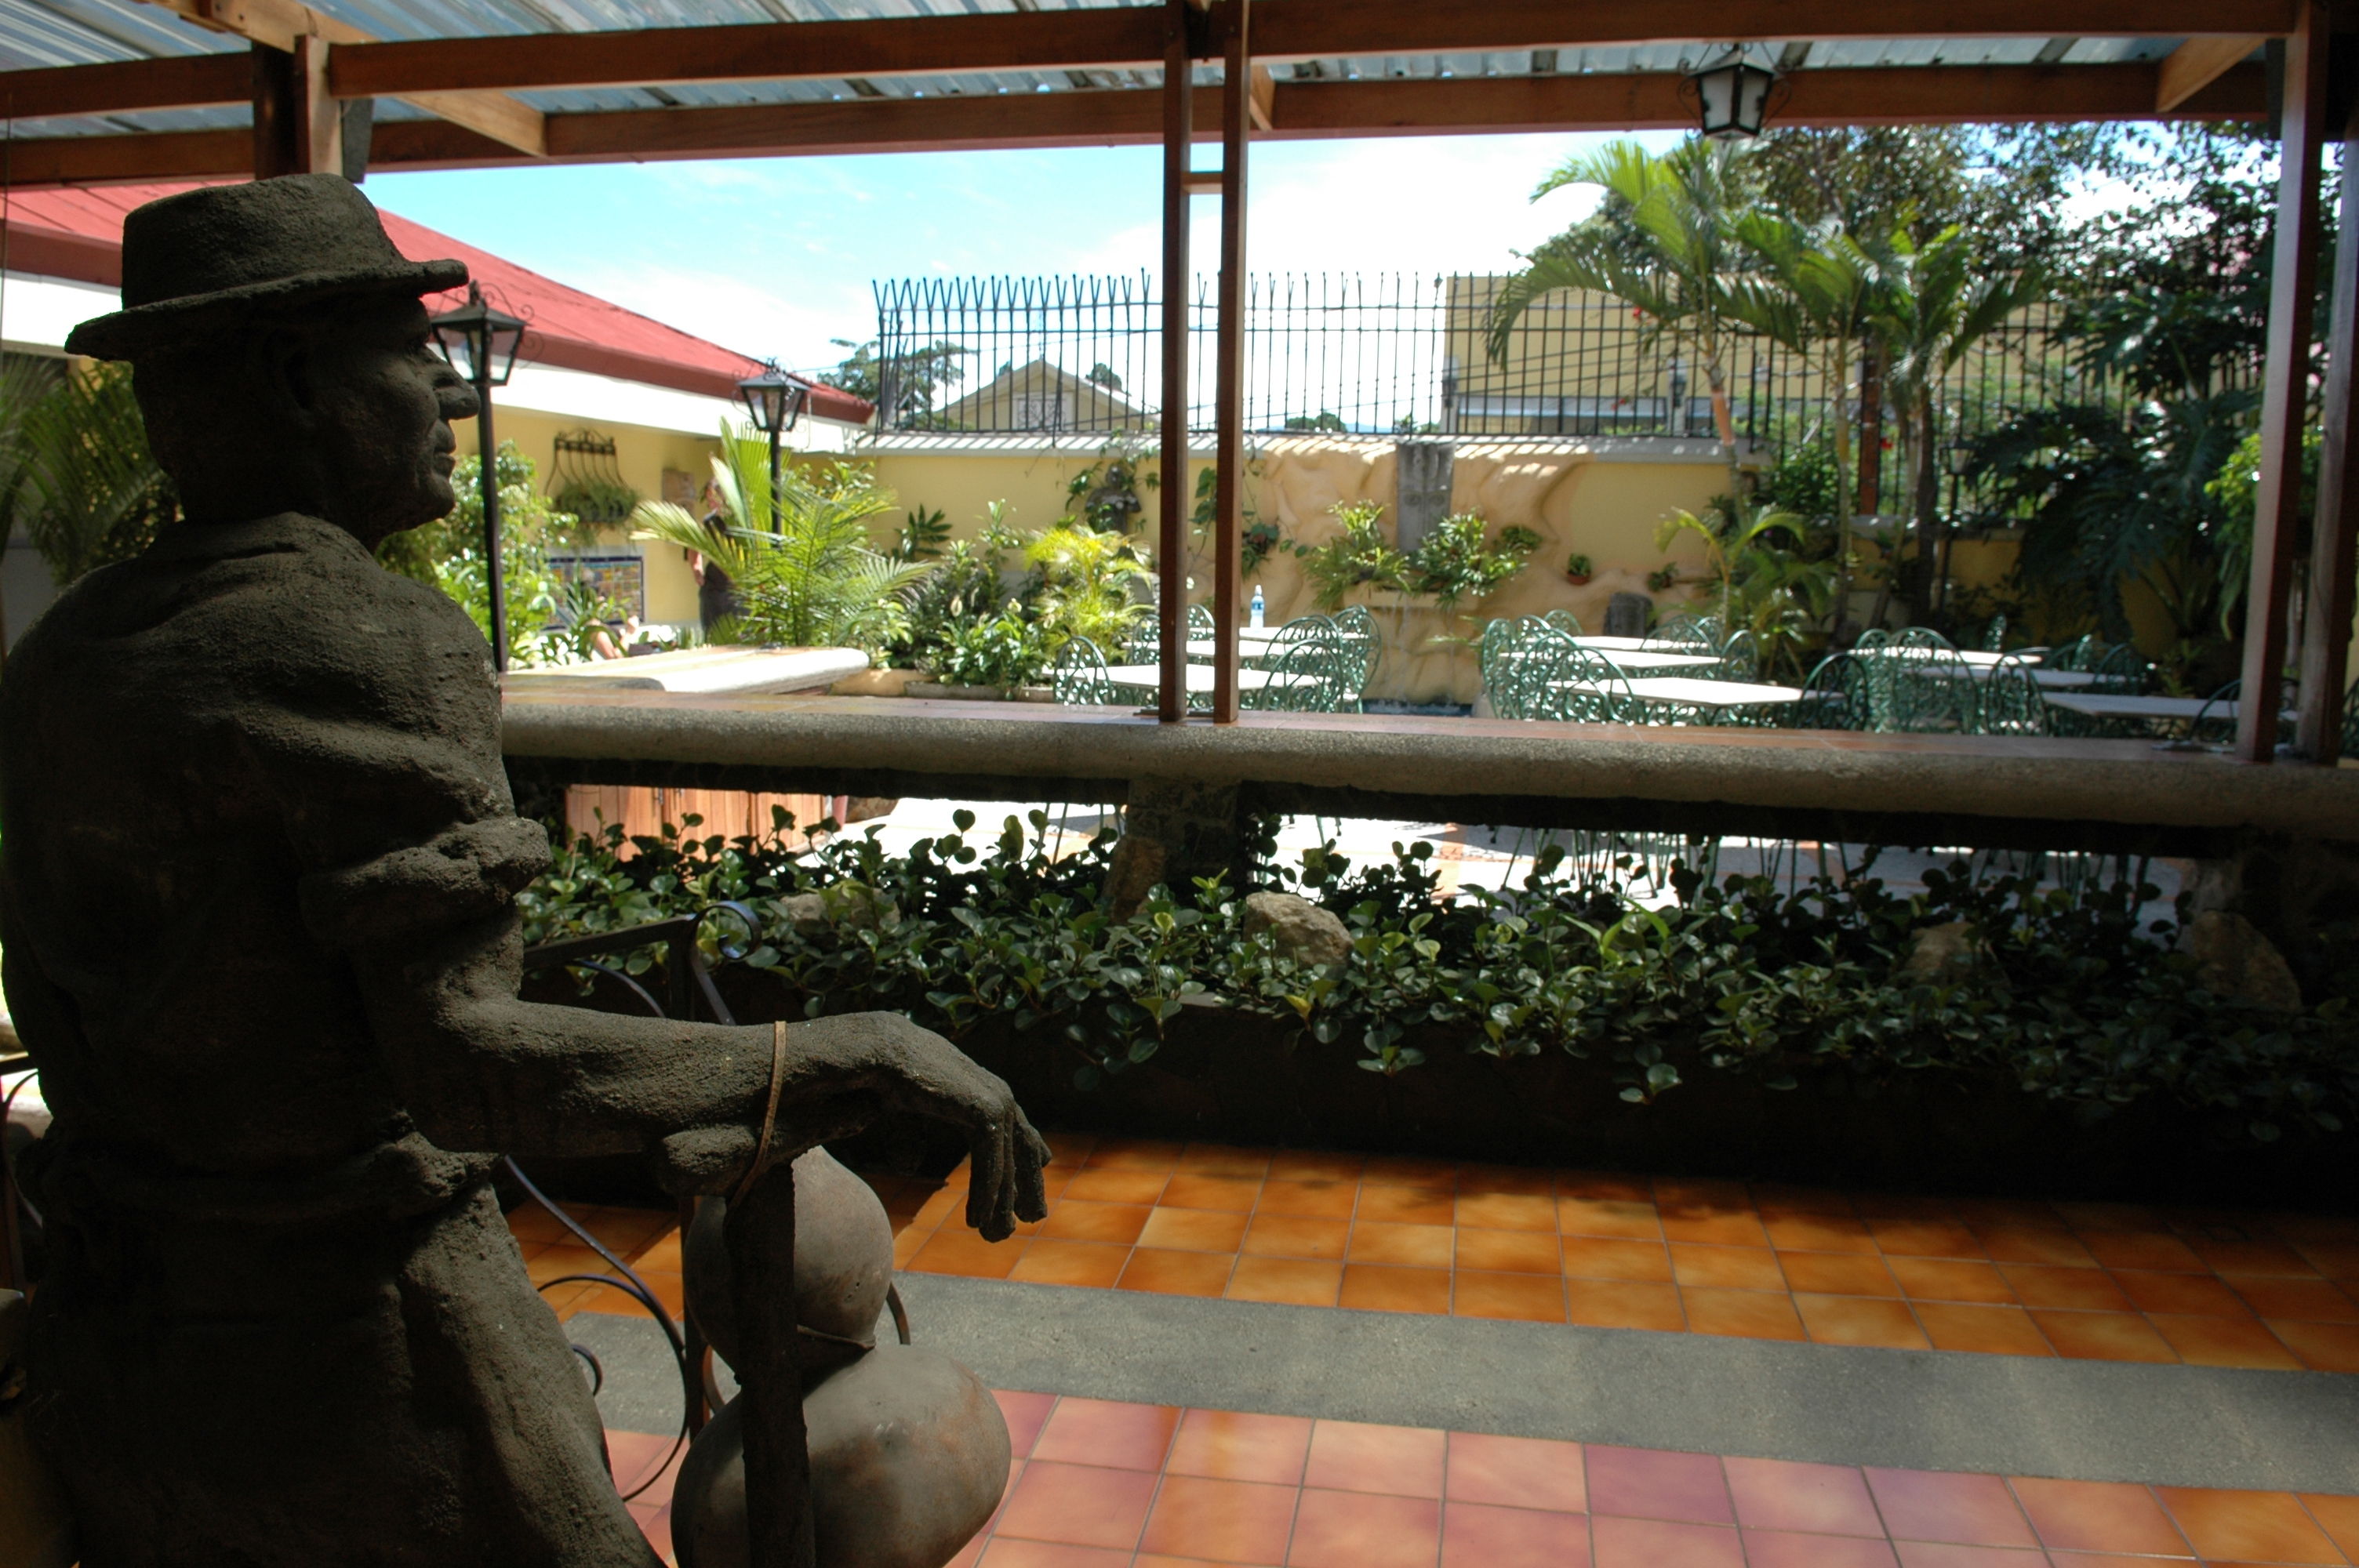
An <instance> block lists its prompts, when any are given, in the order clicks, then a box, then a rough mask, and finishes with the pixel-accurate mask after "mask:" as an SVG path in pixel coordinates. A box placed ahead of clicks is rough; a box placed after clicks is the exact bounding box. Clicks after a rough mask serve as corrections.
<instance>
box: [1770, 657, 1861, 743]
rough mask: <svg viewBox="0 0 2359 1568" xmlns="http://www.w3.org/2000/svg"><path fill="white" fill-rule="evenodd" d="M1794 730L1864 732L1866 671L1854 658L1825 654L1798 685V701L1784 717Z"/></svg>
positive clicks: (1792, 704)
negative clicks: (1800, 685)
mask: <svg viewBox="0 0 2359 1568" xmlns="http://www.w3.org/2000/svg"><path fill="white" fill-rule="evenodd" d="M1783 717H1784V719H1785V720H1786V723H1787V726H1788V728H1790V729H1795V730H1864V729H1866V728H1867V727H1868V724H1869V715H1868V703H1867V671H1866V668H1865V666H1864V665H1863V664H1862V663H1861V661H1860V659H1859V658H1858V657H1857V655H1855V654H1828V655H1827V656H1826V657H1825V658H1823V659H1821V660H1820V661H1819V663H1818V667H1817V668H1815V669H1813V670H1811V671H1810V678H1809V679H1808V680H1806V681H1804V682H1803V683H1802V697H1801V700H1800V701H1799V702H1795V703H1790V704H1788V706H1787V708H1786V710H1785V713H1784V716H1783Z"/></svg>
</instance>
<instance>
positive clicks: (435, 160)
mask: <svg viewBox="0 0 2359 1568" xmlns="http://www.w3.org/2000/svg"><path fill="white" fill-rule="evenodd" d="M1271 3H1274V0H1271ZM2155 76H2156V68H2155V67H2154V66H2152V65H2112V66H2094V65H2093V66H2041V67H2030V66H2023V67H1990V68H1973V67H1937V66H1934V67H1894V68H1890V69H1862V70H1825V71H1809V72H1801V73H1798V74H1797V75H1796V76H1795V77H1794V79H1793V81H1794V87H1793V93H1792V96H1791V97H1790V98H1789V99H1788V102H1787V104H1786V107H1785V109H1784V111H1783V112H1782V113H1781V114H1780V115H1779V120H1780V122H1781V123H1786V124H1950V123H1955V122H1960V121H1977V120H1982V121H1992V122H2004V121H2041V120H2135V119H2153V118H2157V117H2158V116H2157V114H2156V112H2155V110H2154V108H2153V103H2154V96H2155ZM0 92H5V77H0ZM241 96H243V95H241ZM1220 105H1221V90H1220V89H1219V88H1217V87H1200V88H1198V89H1196V114H1195V118H1196V120H1197V122H1198V123H1200V124H1202V125H1204V126H1206V127H1207V129H1206V131H1205V132H1204V136H1205V138H1206V139H1209V138H1210V137H1211V135H1212V131H1211V130H1210V128H1209V127H1212V126H1214V125H1217V124H1220V123H1221V119H1220V114H1221V107H1220ZM2266 110H2267V86H2266V82H2265V81H2264V78H2263V75H2262V72H2261V70H2260V69H2259V68H2258V67H2256V66H2240V67H2238V68H2237V69H2235V70H2232V71H2230V72H2229V73H2228V74H2226V75H2224V76H2223V77H2221V78H2220V79H2219V80H2217V81H2213V82H2212V84H2211V85H2210V86H2209V87H2206V88H2205V89H2203V91H2202V92H2200V93H2198V94H2196V95H2195V96H2194V97H2193V98H2191V99H2190V100H2188V101H2187V102H2186V103H2183V104H2181V105H2180V108H2179V109H2178V111H2176V115H2175V117H2181V118H2199V117H2200V118H2213V119H2256V118H2258V117H2259V116H2260V115H2261V114H2264V113H2265V112H2266ZM1269 112H1270V120H1271V124H1270V128H1269V129H1268V130H1267V131H1259V130H1256V133H1255V134H1256V137H1257V138H1262V137H1266V138H1268V139H1272V140H1279V139H1295V140H1305V139H1317V138H1322V137H1335V136H1378V135H1450V134H1452V133H1462V134H1481V133H1489V132H1497V131H1580V130H1598V131H1615V130H1644V129H1648V128H1653V127H1674V128H1675V127H1678V126H1682V125H1685V124H1688V123H1689V122H1690V119H1691V118H1692V115H1693V112H1692V111H1691V110H1690V109H1689V108H1687V107H1686V106H1684V105H1682V104H1681V103H1680V102H1679V90H1678V82H1677V80H1676V78H1673V77H1671V76H1669V75H1667V74H1662V73H1650V74H1634V75H1616V76H1602V75H1593V76H1554V77H1495V78H1479V79H1473V80H1468V79H1458V80H1453V81H1359V82H1350V81H1345V82H1324V81H1313V82H1302V81H1282V82H1278V83H1277V84H1276V87H1275V89H1274V91H1273V92H1272V93H1271V97H1270V111H1269ZM1162 125H1163V115H1162V106H1161V100H1160V95H1159V94H1158V93H1156V92H1141V91H1135V90H1105V91H1100V92H1038V93H1009V94H1006V96H998V95H994V96H990V97H983V96H973V97H945V98H864V99H852V100H846V101H844V102H842V103H763V104H745V105H740V106H733V107H725V108H707V109H643V110H627V111H623V112H619V113H606V114H551V115H549V117H548V120H547V131H546V142H545V145H546V146H547V147H548V152H547V154H546V157H547V158H548V160H549V161H552V162H560V163H613V162H621V161H628V160H636V159H648V160H656V159H670V158H702V157H781V156H789V155H796V154H806V155H809V154H822V153H826V154H837V153H859V152H934V151H950V150H957V149H969V150H981V149H989V148H995V147H1069V146H1143V145H1147V144H1152V143H1154V142H1156V141H1158V140H1159V139H1160V137H1161V135H1162ZM249 154H250V143H249V140H248V137H247V135H246V133H245V131H244V130H231V131H199V132H167V133H157V134H151V135H125V136H49V137H24V136H20V137H18V138H17V139H16V147H15V152H14V155H13V159H14V162H13V172H14V181H15V183H16V185H17V186H19V187H26V186H36V185H58V184H99V183H105V182H108V181H125V180H149V179H168V178H204V177H226V176H235V175H239V174H244V173H246V172H248V171H249V168H250V157H249ZM369 161H370V167H371V168H379V169H388V170H390V169H403V168H409V169H422V168H489V167H496V166H500V165H510V164H517V163H523V162H525V161H527V159H526V158H524V157H521V156H520V155H519V154H518V153H517V151H516V149H515V148H514V147H512V146H506V145H505V144H503V143H501V142H498V141H495V140H493V139H492V138H490V137H487V136H484V135H482V134H480V133H478V132H474V131H471V130H469V129H467V128H466V127H464V126H461V125H458V124H451V123H449V122H446V121H441V120H391V121H380V122H378V124H377V125H376V128H375V134H374V138H373V141H372V144H371V147H370V157H369ZM532 161H539V160H532Z"/></svg>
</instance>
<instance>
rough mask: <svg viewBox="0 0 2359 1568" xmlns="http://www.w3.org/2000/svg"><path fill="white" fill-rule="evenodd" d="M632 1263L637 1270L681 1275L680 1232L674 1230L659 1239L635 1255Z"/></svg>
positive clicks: (632, 1257)
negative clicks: (652, 1270)
mask: <svg viewBox="0 0 2359 1568" xmlns="http://www.w3.org/2000/svg"><path fill="white" fill-rule="evenodd" d="M630 1261H631V1266H632V1267H633V1268H635V1269H640V1268H644V1269H660V1270H663V1271H666V1272H668V1273H673V1274H677V1273H679V1271H680V1266H681V1265H680V1256H679V1230H678V1229H677V1228H674V1229H671V1230H669V1231H666V1232H665V1233H664V1234H663V1235H661V1236H658V1237H657V1238H655V1239H654V1240H653V1241H650V1242H648V1243H647V1245H646V1246H645V1247H643V1248H641V1249H639V1250H638V1251H636V1252H635V1253H633V1254H632V1255H631V1260H630Z"/></svg>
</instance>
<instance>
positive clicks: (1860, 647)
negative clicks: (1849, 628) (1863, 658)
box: [1851, 626, 1892, 654]
mask: <svg viewBox="0 0 2359 1568" xmlns="http://www.w3.org/2000/svg"><path fill="white" fill-rule="evenodd" d="M1891 642H1892V633H1889V632H1887V631H1886V630H1885V629H1884V628H1883V627H1881V626H1871V627H1869V628H1868V629H1867V630H1866V631H1864V632H1862V633H1860V634H1859V637H1858V640H1857V641H1855V642H1854V643H1852V645H1851V651H1852V652H1853V653H1854V654H1864V653H1868V652H1870V651H1871V650H1873V649H1876V648H1882V647H1887V646H1889V645H1890V644H1891Z"/></svg>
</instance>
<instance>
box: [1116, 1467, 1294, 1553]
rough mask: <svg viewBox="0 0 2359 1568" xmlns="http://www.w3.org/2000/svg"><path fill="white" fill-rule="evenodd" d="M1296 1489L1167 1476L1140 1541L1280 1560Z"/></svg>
mask: <svg viewBox="0 0 2359 1568" xmlns="http://www.w3.org/2000/svg"><path fill="white" fill-rule="evenodd" d="M1298 1496H1299V1493H1297V1492H1296V1490H1295V1488H1293V1487H1273V1486H1265V1485H1263V1484H1261V1483H1259V1482H1255V1481H1223V1480H1213V1479H1210V1478H1207V1477H1205V1476H1165V1477H1164V1480H1163V1489H1162V1491H1161V1492H1160V1493H1158V1495H1157V1497H1156V1499H1155V1507H1154V1509H1153V1510H1152V1511H1151V1512H1149V1513H1148V1514H1147V1532H1146V1533H1145V1534H1144V1535H1142V1536H1141V1537H1140V1538H1139V1545H1140V1547H1141V1548H1143V1549H1144V1550H1146V1551H1148V1552H1165V1553H1168V1554H1169V1555H1171V1556H1174V1557H1202V1558H1210V1559H1212V1560H1213V1561H1215V1562H1221V1563H1284V1562H1285V1561H1286V1542H1287V1538H1288V1536H1290V1535H1291V1534H1293V1532H1294V1505H1295V1500H1296V1498H1298Z"/></svg>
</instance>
